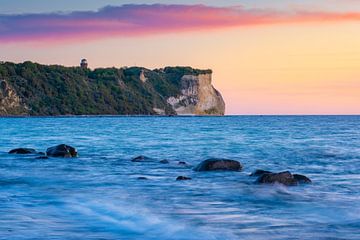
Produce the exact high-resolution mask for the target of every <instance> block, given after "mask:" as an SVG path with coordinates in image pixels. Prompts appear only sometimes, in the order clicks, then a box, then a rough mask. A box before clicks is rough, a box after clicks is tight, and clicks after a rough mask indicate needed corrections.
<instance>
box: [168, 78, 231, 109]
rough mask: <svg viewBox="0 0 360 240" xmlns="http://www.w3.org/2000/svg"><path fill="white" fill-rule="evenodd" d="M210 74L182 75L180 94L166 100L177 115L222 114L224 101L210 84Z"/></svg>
mask: <svg viewBox="0 0 360 240" xmlns="http://www.w3.org/2000/svg"><path fill="white" fill-rule="evenodd" d="M211 80H212V74H211V73H206V74H199V75H184V76H183V77H182V78H181V95H179V96H176V97H170V98H168V100H167V102H168V103H169V104H170V105H171V106H172V107H173V109H174V110H175V112H176V113H177V114H178V115H224V113H225V102H224V100H223V98H222V96H221V94H220V93H219V91H217V90H216V89H215V88H214V87H213V86H212V84H211Z"/></svg>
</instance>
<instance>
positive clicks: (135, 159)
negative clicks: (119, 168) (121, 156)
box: [131, 155, 150, 162]
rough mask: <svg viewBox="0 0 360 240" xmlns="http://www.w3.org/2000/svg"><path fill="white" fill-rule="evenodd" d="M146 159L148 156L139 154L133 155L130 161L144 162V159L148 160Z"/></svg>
mask: <svg viewBox="0 0 360 240" xmlns="http://www.w3.org/2000/svg"><path fill="white" fill-rule="evenodd" d="M148 160H150V158H149V157H146V156H143V155H140V156H137V157H134V158H133V159H131V161H132V162H144V161H148Z"/></svg>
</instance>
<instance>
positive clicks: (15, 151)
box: [9, 148, 36, 154]
mask: <svg viewBox="0 0 360 240" xmlns="http://www.w3.org/2000/svg"><path fill="white" fill-rule="evenodd" d="M35 153H36V150H35V149H32V148H16V149H12V150H10V151H9V154H35Z"/></svg>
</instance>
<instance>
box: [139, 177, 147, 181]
mask: <svg viewBox="0 0 360 240" xmlns="http://www.w3.org/2000/svg"><path fill="white" fill-rule="evenodd" d="M137 179H138V180H148V178H147V177H138V178H137Z"/></svg>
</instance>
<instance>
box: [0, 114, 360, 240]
mask: <svg viewBox="0 0 360 240" xmlns="http://www.w3.org/2000/svg"><path fill="white" fill-rule="evenodd" d="M60 143H66V144H69V145H72V146H74V147H76V148H77V149H78V151H79V155H80V156H79V158H76V159H54V158H53V159H48V160H35V157H34V156H19V155H9V154H7V151H9V150H10V149H12V148H16V147H33V148H36V149H37V150H39V151H45V150H46V148H47V147H51V146H54V145H57V144H60ZM137 155H145V156H148V157H151V158H153V161H149V162H146V163H134V162H131V161H130V159H131V158H132V157H135V156H137ZM209 157H224V158H230V159H235V160H239V161H240V162H241V163H242V164H243V165H244V170H243V171H242V172H207V173H198V172H194V171H192V167H193V166H195V165H196V164H198V163H199V162H200V161H202V160H205V159H207V158H209ZM162 159H168V160H169V161H170V164H168V165H166V164H160V163H158V161H160V160H162ZM179 161H186V162H187V163H188V164H189V165H188V166H182V165H178V162H179ZM258 168H259V169H265V170H271V171H283V170H290V171H291V172H293V173H300V174H304V175H307V176H308V177H310V178H311V179H312V180H313V184H311V185H303V186H295V187H285V186H281V185H274V186H263V185H256V184H254V181H255V179H254V178H252V177H249V176H248V175H249V173H251V172H252V171H254V170H255V169H258ZM359 173H360V116H282V117H277V116H266V117H261V116H248V117H245V116H243V117H170V118H167V117H102V118H100V117H94V118H2V119H0V239H184V240H185V239H186V240H187V239H201V240H207V239H209V240H211V239H290V238H291V239H360V174H359ZM180 175H184V176H188V177H191V178H192V180H191V181H181V182H178V181H175V179H176V177H177V176H180ZM138 177H147V178H148V180H139V179H138Z"/></svg>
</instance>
